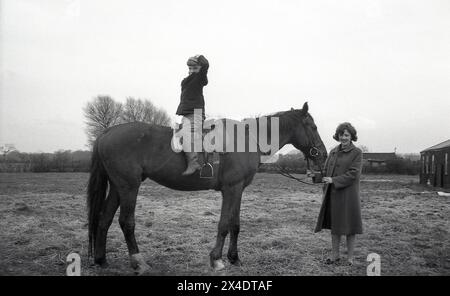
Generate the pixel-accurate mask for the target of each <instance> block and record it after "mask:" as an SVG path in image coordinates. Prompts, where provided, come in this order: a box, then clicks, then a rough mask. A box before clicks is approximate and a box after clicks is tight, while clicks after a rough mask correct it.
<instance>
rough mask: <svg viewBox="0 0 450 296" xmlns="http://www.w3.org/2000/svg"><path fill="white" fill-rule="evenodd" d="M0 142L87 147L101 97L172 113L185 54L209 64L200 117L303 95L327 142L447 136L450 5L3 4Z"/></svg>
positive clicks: (427, 142)
mask: <svg viewBox="0 0 450 296" xmlns="http://www.w3.org/2000/svg"><path fill="white" fill-rule="evenodd" d="M0 3H1V7H0V9H1V10H0V17H1V23H0V26H1V27H0V28H1V29H0V30H1V36H0V38H1V39H0V49H1V56H0V67H1V79H0V82H1V85H0V86H1V93H0V95H1V97H0V116H1V117H0V144H4V143H14V144H15V146H16V148H17V149H19V150H20V151H25V152H37V151H44V152H53V151H56V150H58V149H71V150H77V149H87V148H86V146H85V145H86V143H87V138H86V135H85V132H84V122H83V121H84V118H83V113H82V108H83V106H85V104H86V102H88V101H89V100H91V99H92V98H93V97H95V96H96V95H98V94H108V95H111V96H112V97H113V98H114V99H116V100H117V101H122V102H124V101H125V98H126V97H127V96H133V97H135V98H147V99H151V100H152V102H153V103H155V104H156V105H157V106H160V107H162V108H164V109H165V110H166V111H167V112H168V113H169V114H170V115H171V116H173V119H174V120H177V118H176V116H175V111H176V108H177V105H178V103H179V95H180V82H181V80H182V78H183V77H185V76H186V75H187V66H186V60H187V58H188V57H189V56H192V55H195V54H204V55H205V56H206V57H207V58H208V59H209V61H210V70H209V76H208V77H209V84H208V86H206V87H205V89H204V93H205V100H206V113H207V114H208V115H209V116H213V117H227V118H233V119H242V118H245V117H249V116H256V115H263V114H268V113H273V112H275V111H283V110H288V109H290V108H291V107H294V108H301V107H302V105H303V103H304V102H305V101H308V102H309V106H310V113H311V114H312V115H313V117H314V118H315V121H316V123H317V125H318V128H319V132H320V134H321V137H322V139H323V141H324V143H325V145H326V147H327V148H330V147H333V146H334V145H335V144H336V142H335V141H334V140H333V139H332V135H333V132H334V130H335V128H336V126H337V125H338V124H339V123H340V122H343V121H350V122H351V123H353V124H354V126H355V127H356V129H357V130H358V134H359V141H358V142H357V143H356V144H357V145H365V146H367V147H368V148H369V149H370V151H371V152H393V151H394V148H397V152H400V153H410V152H412V153H417V152H419V151H421V150H423V149H425V148H427V147H429V146H432V145H435V144H437V143H440V142H442V141H444V140H447V139H450V118H449V115H450V1H447V0H442V1H438V0H431V1H430V0H423V1H413V0H404V1H395V0H394V1H392V0H389V1H363V0H355V1H317V0H314V1H313V0H309V1H300V0H292V1H287V0H284V1H281V0H278V1H261V0H258V1H242V0H237V1H235V0H231V1H230V0H229V1H211V0H209V1H196V0H190V1H168V0H164V1H111V0H108V1H106V0H104V1H103V0H102V1H99V0H97V1H85V0H79V1H78V0H53V1H51V0H48V1H44V0H32V1H31V0H29V1H24V0H0Z"/></svg>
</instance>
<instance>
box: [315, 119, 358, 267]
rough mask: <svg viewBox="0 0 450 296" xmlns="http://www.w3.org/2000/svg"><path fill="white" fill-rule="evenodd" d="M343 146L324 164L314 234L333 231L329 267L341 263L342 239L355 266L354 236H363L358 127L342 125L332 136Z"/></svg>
mask: <svg viewBox="0 0 450 296" xmlns="http://www.w3.org/2000/svg"><path fill="white" fill-rule="evenodd" d="M333 138H334V139H335V140H336V141H339V142H340V144H339V145H338V146H336V147H335V148H334V149H333V150H331V151H330V154H329V156H328V158H327V160H326V162H325V172H324V176H325V177H324V178H323V181H324V182H325V185H324V188H323V189H324V199H323V202H322V207H321V208H320V213H319V218H318V220H317V226H316V229H315V232H319V231H321V230H322V229H330V230H331V243H332V255H331V258H328V259H327V260H326V263H327V264H333V263H336V262H338V261H340V257H339V245H340V242H341V236H342V235H345V236H346V237H347V254H348V255H347V263H348V264H349V265H353V251H354V247H355V235H356V234H361V233H362V221H361V206H360V198H359V179H360V176H361V165H362V151H361V149H359V148H357V147H355V146H354V145H353V142H354V141H356V140H357V139H358V137H357V135H356V130H355V128H354V127H353V126H352V125H351V124H350V123H348V122H344V123H341V124H340V125H339V126H338V127H337V129H336V133H335V135H334V136H333Z"/></svg>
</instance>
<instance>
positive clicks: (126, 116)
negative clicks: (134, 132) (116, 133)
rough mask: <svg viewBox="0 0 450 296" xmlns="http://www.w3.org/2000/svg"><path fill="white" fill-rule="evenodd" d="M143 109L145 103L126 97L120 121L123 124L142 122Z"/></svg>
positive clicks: (144, 113)
mask: <svg viewBox="0 0 450 296" xmlns="http://www.w3.org/2000/svg"><path fill="white" fill-rule="evenodd" d="M150 104H151V103H150ZM145 108H146V106H145V103H144V102H143V101H142V100H141V99H135V98H133V97H128V98H127V100H126V102H125V104H124V106H123V112H122V120H123V121H124V122H135V121H144V118H145V115H146V112H145Z"/></svg>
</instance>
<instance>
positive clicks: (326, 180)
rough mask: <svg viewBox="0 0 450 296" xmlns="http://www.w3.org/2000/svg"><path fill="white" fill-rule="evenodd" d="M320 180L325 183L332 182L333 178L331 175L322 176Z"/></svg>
mask: <svg viewBox="0 0 450 296" xmlns="http://www.w3.org/2000/svg"><path fill="white" fill-rule="evenodd" d="M322 180H323V182H324V183H326V184H333V178H331V177H323V178H322Z"/></svg>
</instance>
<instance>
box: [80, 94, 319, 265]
mask: <svg viewBox="0 0 450 296" xmlns="http://www.w3.org/2000/svg"><path fill="white" fill-rule="evenodd" d="M274 116H275V117H278V120H279V147H278V149H281V148H282V147H283V146H284V145H286V144H292V145H294V147H296V148H297V149H299V150H301V151H302V152H303V153H304V154H305V156H306V157H308V158H309V159H311V160H312V161H313V163H314V164H315V165H318V166H319V167H321V166H322V164H323V162H324V160H325V158H326V156H327V152H326V149H325V146H324V145H323V142H322V140H321V138H320V136H319V134H318V132H317V127H316V125H315V123H314V120H313V118H312V117H311V115H310V114H309V113H308V104H307V103H305V104H304V105H303V108H302V109H291V110H289V111H285V112H278V113H275V114H273V115H269V116H267V118H270V117H274ZM256 122H257V123H258V124H259V122H260V121H259V120H258V118H257V119H256ZM269 124H270V120H269ZM268 130H269V132H268V133H269V135H268V138H269V140H270V136H271V135H270V131H271V129H270V128H268ZM172 136H173V130H172V128H170V127H163V126H158V125H150V124H146V123H141V122H134V123H128V124H122V125H117V126H114V127H111V128H109V129H107V130H106V131H105V132H103V133H102V134H101V135H100V136H99V137H98V138H97V140H96V141H95V143H94V149H93V154H92V163H91V172H90V178H89V184H88V195H87V208H88V220H89V255H91V254H92V249H93V251H94V261H95V263H97V264H99V265H105V264H106V236H107V232H108V228H109V226H110V225H111V223H112V221H113V217H114V215H115V213H116V211H117V209H118V208H119V206H120V216H119V224H120V227H121V229H122V231H123V234H124V236H125V240H126V243H127V247H128V251H129V254H130V262H131V266H132V268H133V269H134V270H135V272H136V273H137V274H142V273H143V272H145V271H146V270H147V269H148V268H149V266H148V265H147V264H146V262H145V260H144V259H143V257H142V255H140V254H139V249H138V246H137V243H136V239H135V236H134V228H135V208H136V197H137V195H138V190H139V186H140V184H141V182H142V181H144V180H145V179H146V178H150V179H152V180H154V181H155V182H157V183H159V184H161V185H164V186H166V187H168V188H172V189H176V190H184V191H194V190H211V189H213V190H216V191H221V192H222V209H221V215H220V221H219V225H218V232H217V241H216V245H215V247H214V249H213V250H212V251H211V253H210V260H211V266H212V267H213V268H214V269H215V270H220V269H223V268H224V264H223V262H222V260H221V258H222V249H223V245H224V241H225V237H226V236H227V235H228V233H230V245H229V248H228V259H229V261H230V263H232V264H236V265H238V264H240V260H239V257H238V250H237V241H238V234H239V228H240V226H239V225H240V222H239V213H240V206H241V197H242V192H243V190H244V189H245V187H247V186H248V185H249V184H250V183H251V182H252V180H253V177H254V176H255V174H256V171H257V169H258V167H259V165H260V156H261V155H262V152H261V151H260V149H258V151H257V152H227V153H222V154H220V164H219V165H215V166H214V172H215V173H214V177H213V178H211V179H203V178H199V173H198V172H196V173H194V174H193V175H190V176H182V175H181V173H182V172H183V171H184V169H185V168H186V161H185V157H184V154H183V153H176V152H174V151H173V150H172V147H171V140H172ZM258 147H259V146H258ZM312 149H313V150H314V151H315V152H318V153H311V151H312ZM273 152H274V151H273ZM108 184H109V192H107V188H108Z"/></svg>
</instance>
